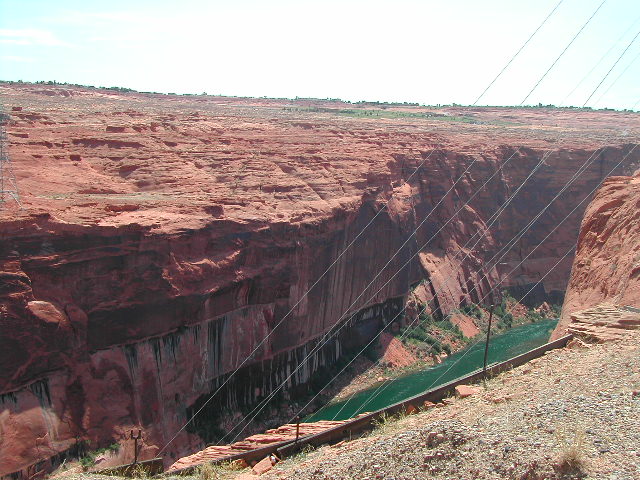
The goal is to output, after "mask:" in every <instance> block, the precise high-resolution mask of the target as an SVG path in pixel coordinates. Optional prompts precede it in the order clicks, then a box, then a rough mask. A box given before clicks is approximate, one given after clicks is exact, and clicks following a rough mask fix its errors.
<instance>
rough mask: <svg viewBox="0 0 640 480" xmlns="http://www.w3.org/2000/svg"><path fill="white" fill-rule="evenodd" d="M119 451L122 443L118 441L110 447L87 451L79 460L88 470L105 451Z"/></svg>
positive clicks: (113, 452)
mask: <svg viewBox="0 0 640 480" xmlns="http://www.w3.org/2000/svg"><path fill="white" fill-rule="evenodd" d="M119 451H120V445H119V444H117V443H112V444H111V445H109V446H108V447H104V448H99V449H97V450H94V451H93V452H89V453H87V454H86V455H85V456H84V457H82V458H81V459H80V460H79V462H80V465H82V468H84V469H85V470H88V469H89V468H91V467H93V466H94V465H95V464H96V457H98V456H100V455H102V454H104V453H110V454H116V453H118V452H119Z"/></svg>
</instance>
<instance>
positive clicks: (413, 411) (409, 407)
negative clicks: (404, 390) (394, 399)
mask: <svg viewBox="0 0 640 480" xmlns="http://www.w3.org/2000/svg"><path fill="white" fill-rule="evenodd" d="M419 412H420V410H418V409H417V408H416V407H415V406H414V405H411V404H409V405H407V406H406V408H405V409H404V413H405V414H407V415H415V414H416V413H419Z"/></svg>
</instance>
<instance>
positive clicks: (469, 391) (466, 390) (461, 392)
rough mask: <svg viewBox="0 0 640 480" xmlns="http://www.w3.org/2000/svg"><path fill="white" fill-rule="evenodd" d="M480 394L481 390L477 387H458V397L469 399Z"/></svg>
mask: <svg viewBox="0 0 640 480" xmlns="http://www.w3.org/2000/svg"><path fill="white" fill-rule="evenodd" d="M480 392H481V390H480V389H479V388H477V387H470V386H469V385H458V386H456V395H457V396H458V397H460V398H467V397H470V396H471V395H476V394H478V393H480Z"/></svg>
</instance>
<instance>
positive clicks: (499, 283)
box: [234, 145, 637, 441]
mask: <svg viewBox="0 0 640 480" xmlns="http://www.w3.org/2000/svg"><path fill="white" fill-rule="evenodd" d="M636 146H637V145H636ZM636 146H634V147H633V148H632V149H631V150H630V151H629V152H628V153H627V154H626V155H625V156H624V157H623V159H622V160H621V161H620V162H619V163H618V164H617V165H616V166H614V167H613V169H611V171H610V172H609V173H608V174H607V175H606V176H608V175H610V174H611V173H612V172H613V171H615V169H616V168H618V167H619V166H620V165H621V164H622V163H623V162H624V160H626V158H628V156H629V155H631V153H632V152H633V151H634V150H635V147H636ZM595 153H596V152H594V153H593V154H592V155H591V157H590V160H591V159H592V158H595ZM591 161H592V160H591ZM588 162H589V161H588ZM588 162H585V165H586V166H585V167H584V168H583V169H582V171H581V172H580V174H581V173H583V172H584V171H585V170H586V167H588V164H587V163H588ZM589 163H590V162H589ZM606 176H605V177H604V178H606ZM576 178H577V176H576V175H574V177H572V179H571V180H570V181H569V182H567V183H566V184H565V186H564V187H563V188H562V189H561V191H560V192H559V193H558V194H557V195H556V197H554V199H552V200H551V201H550V202H549V203H548V204H547V205H546V206H545V208H544V209H543V210H542V212H544V211H545V210H546V209H547V208H548V207H549V206H550V204H551V203H553V201H555V200H556V199H557V198H558V197H559V195H560V194H561V193H562V192H563V191H564V190H566V188H568V186H569V185H570V183H571V182H573V180H575V179H576ZM598 186H599V184H598V185H597V186H596V187H594V188H593V189H592V190H591V192H589V193H588V194H587V195H586V196H585V197H584V199H583V200H582V201H581V202H580V203H579V204H578V205H576V206H575V207H574V208H573V210H571V212H569V214H567V215H566V216H565V217H564V218H563V219H562V220H561V221H560V222H559V223H558V224H557V225H556V227H555V228H554V229H553V230H552V231H551V232H549V233H548V234H547V236H546V237H545V238H544V239H543V240H542V241H541V242H539V243H538V245H537V246H536V247H535V248H534V249H533V250H532V251H531V252H529V254H528V255H527V256H526V257H525V258H523V259H522V260H521V261H520V262H519V263H518V265H517V266H516V267H514V268H513V269H512V270H511V271H510V272H509V273H508V274H507V275H506V276H505V277H503V278H502V279H501V280H500V281H499V282H498V284H496V285H495V286H494V287H493V288H491V290H490V291H489V292H488V293H487V294H486V295H485V296H484V297H483V298H482V300H484V299H486V298H487V297H488V296H489V294H490V293H492V292H493V291H495V290H496V288H497V287H498V286H499V285H501V284H502V283H503V282H504V280H505V278H507V277H509V276H510V275H511V274H512V273H513V272H515V270H517V268H519V266H520V265H522V264H523V263H524V262H525V261H526V260H527V259H528V258H529V257H530V256H531V255H532V254H533V253H534V252H535V251H536V250H537V249H538V247H539V246H540V245H542V244H543V243H544V242H545V241H546V240H547V239H548V238H549V237H550V236H551V235H552V234H553V232H555V231H556V230H557V229H558V228H559V226H560V225H561V224H562V223H564V222H565V221H566V220H567V219H568V218H569V217H570V216H571V215H572V214H573V213H574V212H575V211H576V210H577V209H578V208H579V207H580V205H582V204H583V203H584V202H585V201H586V200H587V199H588V198H589V197H590V196H591V194H593V192H595V190H596V189H597V188H598ZM542 212H541V213H540V214H539V215H541V214H542ZM537 218H539V216H538V217H537ZM532 223H533V222H530V224H529V225H528V226H527V227H526V228H525V230H523V232H524V231H526V229H527V228H528V227H529V226H531V225H532ZM523 232H521V233H519V234H517V235H516V237H517V236H518V235H520V236H522V234H523ZM509 243H510V242H509ZM506 254H507V252H505V253H504V254H503V255H502V257H501V258H499V259H498V260H497V261H496V262H495V263H494V265H493V266H491V267H490V268H489V270H491V269H492V268H495V267H496V266H497V265H498V263H499V262H500V261H501V260H502V259H503V258H504V256H505V255H506ZM567 255H568V254H567ZM467 256H468V254H467ZM495 257H496V255H494V257H493V258H492V259H491V260H489V263H491V261H493V260H494V259H495ZM565 257H566V255H565ZM565 257H563V259H564V258H565ZM556 266H557V265H556ZM553 268H555V266H554V267H553ZM481 272H482V268H480V269H479V270H478V272H476V273H481ZM547 274H548V273H547ZM545 277H546V275H545ZM545 277H543V279H544V278H545ZM539 282H540V281H538V282H537V283H539ZM463 302H464V300H463V301H462V302H461V303H460V305H462V303H463ZM362 351H363V350H361V351H360V352H359V353H358V354H357V355H359V354H361V353H362ZM357 355H356V357H357ZM463 357H464V356H463ZM461 359H462V357H461V358H460V359H458V361H459V360H461ZM353 360H355V357H354V359H352V361H353ZM456 363H457V362H456ZM445 373H446V372H445ZM334 379H335V377H334V378H333V379H331V380H330V382H331V381H333V380H334ZM437 380H439V378H438V379H437ZM437 380H436V381H437ZM434 383H435V382H434ZM429 388H431V387H429ZM316 396H317V395H316ZM315 398H316V397H314V398H312V399H311V401H309V402H308V403H307V405H305V406H304V407H303V409H302V410H304V409H305V408H306V407H307V406H308V405H309V404H310V403H311V402H312V401H313V400H314V399H315ZM263 408H264V407H263ZM254 410H255V409H254ZM302 410H301V411H302ZM251 413H253V412H251ZM258 413H259V412H258ZM256 415H257V414H256ZM253 418H255V415H254V417H253ZM251 421H252V420H251ZM243 430H244V429H243ZM236 438H237V436H236ZM234 441H235V439H234Z"/></svg>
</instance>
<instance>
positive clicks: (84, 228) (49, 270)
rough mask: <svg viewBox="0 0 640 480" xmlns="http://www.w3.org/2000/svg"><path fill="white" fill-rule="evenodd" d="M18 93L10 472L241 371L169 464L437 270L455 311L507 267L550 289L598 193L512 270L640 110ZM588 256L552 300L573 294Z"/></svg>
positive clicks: (2, 353) (6, 91) (6, 352)
mask: <svg viewBox="0 0 640 480" xmlns="http://www.w3.org/2000/svg"><path fill="white" fill-rule="evenodd" d="M0 89H2V95H3V98H4V99H5V102H6V103H7V104H8V105H10V106H11V105H15V106H20V107H22V110H15V111H12V116H11V122H10V124H9V127H8V130H9V134H10V139H11V145H10V154H11V156H12V159H13V160H14V166H15V170H16V175H17V178H18V183H19V186H20V188H21V190H22V192H21V193H22V198H23V203H24V204H25V207H26V208H25V210H22V211H19V210H16V209H5V210H3V211H2V213H1V217H0V272H1V273H0V278H1V279H2V284H1V288H0V306H1V309H2V310H1V316H0V434H1V435H2V442H0V475H2V474H8V473H11V472H16V471H22V472H27V471H29V470H30V472H31V473H32V472H33V469H37V468H49V467H50V466H51V464H55V463H56V462H57V461H59V460H60V459H61V458H62V457H63V456H64V454H65V453H64V452H65V451H67V450H72V451H73V449H74V448H75V449H77V446H78V444H79V443H81V442H83V441H89V442H90V444H91V445H92V446H104V445H108V444H110V443H113V442H114V441H118V439H120V438H122V437H123V436H124V435H126V434H127V433H128V430H129V428H131V427H133V426H135V427H138V426H139V427H142V428H143V429H144V431H145V441H146V442H147V445H155V446H156V447H158V448H159V447H162V446H164V445H165V443H166V442H168V441H169V440H170V439H171V438H172V437H173V435H174V434H175V433H176V432H178V430H179V429H180V427H182V426H183V425H184V424H185V422H186V421H187V420H189V418H191V415H193V412H195V411H196V410H197V409H199V408H200V407H201V406H202V405H204V402H205V401H206V400H207V399H208V398H209V396H210V395H211V393H213V392H215V391H216V390H217V389H218V387H220V386H222V385H223V384H224V388H222V390H221V391H220V393H219V394H218V395H217V396H216V397H215V400H214V401H212V402H210V404H209V406H208V407H207V409H206V410H205V411H204V415H201V416H199V417H198V418H197V420H196V421H194V422H192V424H190V427H189V428H188V429H186V430H183V431H182V432H181V433H180V434H179V435H178V437H177V438H176V440H175V441H174V442H173V443H171V445H170V446H169V448H167V449H166V450H165V451H164V452H163V453H164V454H165V455H166V459H167V463H171V461H172V459H173V460H175V459H176V458H178V457H179V456H182V455H185V454H188V453H191V452H193V451H195V450H198V449H201V448H202V446H203V443H204V441H205V440H206V439H207V438H206V437H207V432H208V429H210V428H213V427H216V424H215V422H216V417H215V415H216V412H218V413H219V412H220V411H221V410H223V409H224V408H230V409H237V408H239V407H243V406H247V405H251V404H252V403H255V402H256V401H257V400H260V399H262V398H264V397H265V396H266V395H268V394H269V393H270V392H271V391H272V390H273V389H274V387H275V386H276V385H278V384H279V383H280V382H282V381H284V380H285V379H286V378H287V377H288V376H289V374H290V373H291V372H293V371H294V370H295V369H296V368H297V367H299V366H300V365H302V368H300V369H299V370H298V371H297V372H296V373H295V374H294V375H293V376H292V378H291V379H290V381H289V382H288V384H287V388H286V390H287V391H288V394H289V395H292V396H295V395H296V391H297V389H304V388H305V384H306V383H307V382H308V381H309V379H310V378H311V376H312V375H313V374H314V373H316V372H320V373H321V372H322V369H323V367H324V366H325V365H327V364H330V363H333V362H334V361H335V359H336V358H338V357H339V356H340V355H341V354H342V353H343V352H344V351H345V350H347V351H348V350H350V349H354V348H357V347H359V346H360V345H362V344H364V343H366V342H367V341H368V340H369V339H370V338H371V337H372V336H373V335H374V334H375V333H377V331H379V329H380V328H381V327H382V326H384V325H385V324H386V323H388V322H390V321H392V320H394V319H396V316H397V315H398V314H399V313H401V312H402V307H403V302H404V297H405V295H406V294H407V292H408V291H409V289H410V287H411V286H412V285H415V284H416V283H418V282H420V281H423V282H424V291H425V296H426V297H428V298H425V299H424V300H425V302H428V303H429V305H430V306H431V309H432V312H431V313H433V314H435V315H438V314H439V312H448V311H451V310H452V309H453V308H455V307H457V306H458V304H459V303H460V302H461V301H465V300H466V301H473V302H478V301H479V300H480V299H481V298H482V297H483V296H485V295H486V294H488V293H489V292H490V290H491V288H492V286H494V285H496V283H497V282H498V281H499V279H500V278H502V279H504V280H505V283H506V284H507V285H508V286H510V287H511V288H514V289H516V290H517V289H518V288H521V289H523V290H524V289H527V290H528V289H529V287H530V286H531V285H533V284H535V283H536V282H538V280H539V279H540V277H541V274H542V273H544V272H546V271H547V269H548V267H549V265H552V264H553V263H555V262H556V261H557V259H558V258H560V257H561V255H562V254H563V253H564V251H565V250H566V248H568V246H569V245H571V243H572V242H573V241H574V240H575V236H576V234H577V231H578V225H579V222H580V218H581V210H580V209H578V210H577V211H576V212H574V214H572V215H571V216H570V218H569V219H568V220H567V222H566V223H565V225H564V227H563V228H562V229H560V230H558V231H556V232H555V233H554V234H552V235H551V236H550V237H549V239H548V240H546V241H545V242H544V243H543V244H542V245H541V246H540V247H539V248H538V249H537V250H536V252H535V254H534V255H532V256H531V257H530V258H528V259H527V260H526V261H525V262H524V263H523V264H522V265H521V266H520V267H518V268H517V269H516V270H515V272H514V273H513V274H512V275H511V276H509V277H508V278H507V277H505V274H506V272H509V271H510V270H511V269H512V268H514V267H515V266H516V265H518V263H519V262H520V261H521V260H522V259H523V258H524V255H525V254H526V253H527V252H529V251H530V250H531V249H532V248H533V247H534V246H537V245H538V244H540V242H541V241H542V240H543V239H544V238H545V236H546V235H547V234H548V233H549V232H550V231H551V230H552V229H553V228H554V227H555V225H556V224H557V222H558V221H559V220H560V219H562V218H563V217H564V216H565V215H566V214H568V213H569V212H570V211H571V210H572V209H573V207H574V206H575V205H577V204H578V202H579V201H581V200H582V198H583V197H584V195H585V194H586V192H589V191H590V190H591V188H593V187H594V186H595V185H597V184H598V183H599V182H600V181H601V179H602V177H603V176H604V175H605V174H606V173H607V172H608V171H609V170H611V169H613V168H614V167H615V166H616V165H617V164H618V163H619V162H620V160H621V159H623V158H624V157H625V156H626V155H627V154H628V153H629V152H630V151H631V149H632V145H633V142H637V139H629V138H627V139H625V140H624V142H619V143H615V144H612V143H611V142H608V141H607V139H608V138H609V137H610V133H609V130H608V129H609V128H610V126H611V125H615V126H616V127H619V126H620V125H629V126H632V125H635V124H636V123H637V120H636V117H635V116H633V115H630V114H622V113H617V112H606V113H595V112H571V111H568V112H562V111H554V112H552V113H549V112H545V111H539V112H534V111H517V110H508V109H484V110H483V109H467V110H455V111H451V112H448V113H449V114H451V115H450V117H444V118H452V119H454V120H452V121H445V120H442V119H441V118H440V117H438V118H434V117H431V116H428V115H427V114H426V113H425V116H424V118H415V117H410V118H409V117H408V118H403V117H402V116H400V117H399V118H380V119H378V120H372V119H367V118H352V117H350V116H345V115H342V114H339V113H340V112H341V111H342V110H341V109H343V108H344V104H341V103H339V102H320V106H321V107H322V108H323V109H325V110H324V111H323V110H321V109H319V108H318V104H317V103H313V102H311V101H301V102H299V103H296V102H288V101H278V100H268V99H227V98H222V97H176V96H162V95H141V94H122V93H115V92H110V91H102V90H87V89H80V88H69V89H67V90H68V91H69V92H72V93H73V95H63V94H57V93H56V92H55V91H53V90H55V88H54V89H53V90H52V92H53V93H51V94H49V93H46V94H43V93H42V87H38V88H37V89H36V88H32V87H30V86H7V85H0ZM47 91H48V90H47ZM332 109H333V110H332ZM334 110H337V111H338V113H336V112H335V111H334ZM426 110H427V111H428V109H426ZM402 111H404V110H403V109H402V108H399V109H398V112H400V113H398V115H401V112H402ZM420 111H422V110H420ZM458 115H466V116H467V117H468V118H470V119H472V120H473V122H475V123H460V122H457V121H455V119H456V118H458ZM514 118H515V119H516V122H515V123H513V122H514V120H513V119H514ZM505 122H511V124H510V125H512V126H510V127H508V128H507V127H505V126H504V125H505ZM634 122H635V123H634ZM550 125H553V126H550ZM568 125H571V129H567V128H566V127H567V126H568ZM557 130H562V131H563V132H565V134H566V135H565V137H564V138H563V143H562V144H558V143H556V142H557V140H556V136H555V133H553V132H555V131H557ZM630 130H631V129H630ZM548 132H552V133H548ZM532 133H535V135H532ZM546 152H549V155H548V157H547V158H546V159H545V162H544V164H543V165H542V166H541V168H540V169H539V170H538V171H537V172H536V174H535V175H534V176H532V177H531V178H530V179H529V180H528V182H527V183H526V184H525V186H524V188H523V189H522V190H521V191H520V193H519V194H518V196H517V197H516V198H515V200H514V201H513V202H512V203H511V204H510V205H509V207H508V208H507V210H506V212H505V213H504V214H503V215H502V216H501V217H500V218H499V221H497V222H492V221H491V220H490V219H491V217H492V215H493V214H494V212H496V210H497V209H498V208H499V207H500V206H501V205H503V204H504V203H505V201H506V199H507V198H508V197H509V195H510V194H511V193H512V192H514V191H515V189H516V188H517V187H518V185H520V183H521V182H523V181H524V179H525V178H527V176H528V175H529V173H530V172H531V171H532V169H533V168H534V167H535V166H536V164H537V163H538V162H539V160H540V159H541V158H542V157H543V155H545V153H546ZM593 158H595V159H596V161H594V162H593V163H592V164H591V165H590V166H589V167H588V168H587V169H586V171H585V173H584V174H583V175H582V176H581V177H580V178H579V180H578V181H577V182H576V183H575V185H574V186H572V187H571V188H570V189H569V190H567V192H565V194H563V196H561V197H560V199H559V200H558V201H557V202H556V203H554V204H553V205H552V207H551V208H550V209H549V212H548V214H547V215H544V216H543V217H541V218H540V220H539V221H538V222H536V224H535V225H534V226H533V228H532V229H531V230H530V231H529V232H528V234H527V235H526V236H524V237H523V238H522V239H521V240H520V241H518V242H517V243H516V245H515V246H514V248H513V249H512V250H511V251H510V252H509V253H508V254H507V256H506V257H505V258H504V259H502V261H501V263H500V264H499V265H497V266H496V267H495V268H490V267H488V266H487V265H485V262H486V261H487V260H488V259H489V258H491V257H492V256H493V255H494V254H495V253H496V252H497V251H498V250H499V249H500V248H501V247H502V245H504V244H505V243H506V242H507V241H509V240H511V239H512V238H513V237H514V236H515V235H516V234H517V233H518V232H519V231H520V229H522V228H523V227H524V226H525V225H526V224H527V223H528V222H529V220H530V219H531V218H532V217H533V216H534V215H536V214H537V213H538V211H539V210H540V209H541V208H542V207H543V206H544V205H545V204H546V203H547V202H549V201H550V200H551V199H552V198H553V196H554V195H555V194H556V193H557V192H558V190H559V189H560V188H561V187H562V186H563V185H564V184H565V183H566V182H567V181H568V180H569V178H571V176H572V175H573V173H574V172H575V170H576V168H577V167H578V166H579V165H582V164H583V163H585V162H586V161H587V160H589V159H593ZM637 161H638V154H637V153H636V154H633V155H630V158H628V159H627V160H626V161H625V163H624V164H623V165H622V166H621V167H618V168H617V169H616V172H618V173H622V172H626V171H627V170H628V168H629V166H628V165H631V164H635V163H637ZM501 165H504V169H503V170H501V171H500V172H499V174H497V175H495V176H494V177H493V179H492V180H490V181H489V183H488V184H487V185H486V186H484V184H485V182H487V180H488V179H489V178H490V177H491V175H493V174H494V173H495V172H496V171H497V170H498V168H499V167H500V166H501ZM465 172H466V173H465ZM463 173H464V175H463ZM461 175H462V179H461V181H460V182H458V183H457V184H455V185H454V182H455V181H456V179H457V178H458V177H459V176H461ZM476 192H477V193H476ZM445 195H446V196H445ZM470 198H471V201H469V203H468V205H465V202H467V200H468V199H470ZM458 210H459V211H458ZM425 218H427V221H425V222H424V224H423V225H422V226H421V227H420V228H418V229H417V231H416V232H415V233H414V229H415V227H416V225H417V224H418V223H421V222H422V221H423V220H424V219H425ZM451 218H452V221H449V220H450V219H451ZM365 227H366V231H365V233H364V234H362V235H360V232H362V231H363V230H364V229H365ZM485 230H486V231H487V235H486V236H482V237H481V238H480V241H479V242H478V243H477V245H475V246H474V247H473V249H472V248H471V247H470V246H471V245H473V244H474V243H475V240H476V239H477V238H478V237H479V235H478V232H484V231H485ZM348 247H349V248H348ZM395 252H399V253H398V255H397V256H395V257H394V259H393V260H392V261H391V262H390V263H389V264H388V265H387V262H388V260H389V258H391V257H392V256H393V255H394V253H395ZM570 263H571V259H570V258H569V259H567V261H566V262H565V263H562V264H561V265H560V266H559V267H558V268H557V269H556V270H554V272H553V274H552V275H550V276H548V277H547V278H546V279H545V281H544V282H543V283H541V284H540V285H539V288H538V290H537V291H536V295H537V297H536V298H533V299H532V302H533V303H536V304H539V303H540V302H541V299H544V298H547V297H549V296H551V297H553V296H555V297H560V296H561V295H562V292H563V291H564V288H565V284H566V281H567V278H568V272H569V267H570ZM324 272H327V274H326V275H324V276H323V274H324ZM379 272H381V273H380V275H378V273H379ZM371 282H373V283H372V285H370V283H371ZM312 286H313V289H312V290H311V291H310V292H309V294H308V295H306V296H305V292H307V291H308V290H309V289H310V288H311V287H312ZM363 292H364V293H363ZM289 312H291V313H289ZM277 325H279V326H278V327H277V328H276V326H277ZM342 325H344V328H343V329H342V330H341V332H342V333H341V334H340V335H339V336H337V338H335V339H332V340H331V341H330V342H328V343H327V344H326V345H324V346H323V347H322V348H320V349H317V351H316V352H314V350H315V348H314V347H315V346H316V345H319V342H321V341H322V338H323V336H324V335H325V334H326V333H327V332H328V331H330V329H332V328H336V326H342ZM267 335H268V338H267ZM265 338H266V340H265ZM254 350H255V351H254ZM312 352H314V353H312ZM311 353H312V354H311ZM309 354H311V355H309ZM307 357H308V358H307ZM247 358H248V360H247V361H245V359H247ZM303 359H306V360H305V361H304V362H303ZM236 368H240V370H239V372H238V374H236V375H234V376H233V377H232V378H231V379H229V374H230V373H231V372H233V371H234V370H235V369H236ZM227 380H229V381H228V382H227ZM148 451H149V452H153V451H154V450H153V449H151V448H149V449H148ZM156 451H157V450H156Z"/></svg>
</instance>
